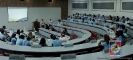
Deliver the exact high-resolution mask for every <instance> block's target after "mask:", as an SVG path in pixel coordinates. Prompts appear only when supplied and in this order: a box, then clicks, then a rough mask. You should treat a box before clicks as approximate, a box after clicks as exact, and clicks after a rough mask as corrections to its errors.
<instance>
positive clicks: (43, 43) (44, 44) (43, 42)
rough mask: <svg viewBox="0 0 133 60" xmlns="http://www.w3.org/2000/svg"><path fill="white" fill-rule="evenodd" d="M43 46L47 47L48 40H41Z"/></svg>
mask: <svg viewBox="0 0 133 60" xmlns="http://www.w3.org/2000/svg"><path fill="white" fill-rule="evenodd" d="M39 44H40V45H41V46H47V44H46V40H45V39H44V38H41V40H40V43H39Z"/></svg>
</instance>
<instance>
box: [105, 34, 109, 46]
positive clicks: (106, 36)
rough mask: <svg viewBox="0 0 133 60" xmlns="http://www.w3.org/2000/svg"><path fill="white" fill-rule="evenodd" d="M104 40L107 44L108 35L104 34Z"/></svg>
mask: <svg viewBox="0 0 133 60" xmlns="http://www.w3.org/2000/svg"><path fill="white" fill-rule="evenodd" d="M104 40H105V42H106V43H107V44H109V40H110V37H109V35H107V34H105V35H104Z"/></svg>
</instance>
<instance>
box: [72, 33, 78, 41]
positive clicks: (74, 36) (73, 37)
mask: <svg viewBox="0 0 133 60" xmlns="http://www.w3.org/2000/svg"><path fill="white" fill-rule="evenodd" d="M77 37H78V36H77V35H76V34H73V36H72V37H71V38H70V40H73V39H76V38H77Z"/></svg>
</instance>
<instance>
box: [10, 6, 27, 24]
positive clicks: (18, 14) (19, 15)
mask: <svg viewBox="0 0 133 60" xmlns="http://www.w3.org/2000/svg"><path fill="white" fill-rule="evenodd" d="M8 21H9V22H19V21H27V7H8Z"/></svg>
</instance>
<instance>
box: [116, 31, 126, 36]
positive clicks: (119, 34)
mask: <svg viewBox="0 0 133 60" xmlns="http://www.w3.org/2000/svg"><path fill="white" fill-rule="evenodd" d="M115 34H116V36H117V37H119V36H122V37H123V38H125V36H124V35H123V31H122V30H120V31H117V32H116V33H115Z"/></svg>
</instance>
